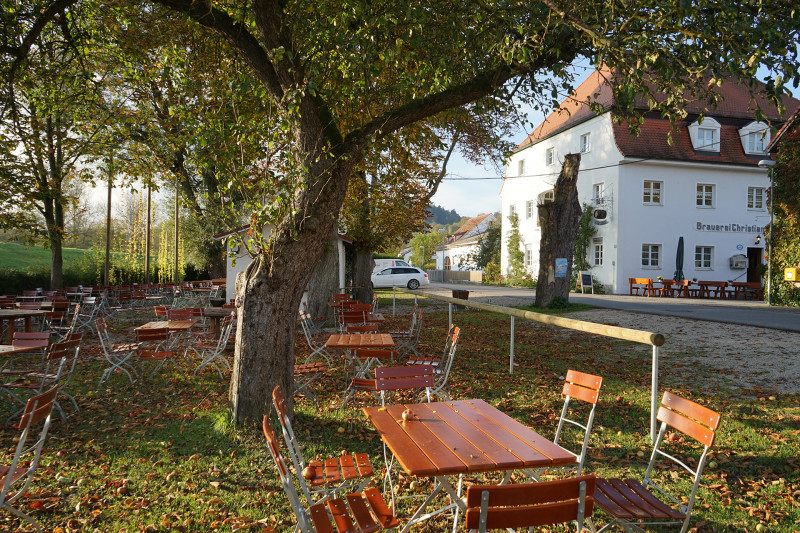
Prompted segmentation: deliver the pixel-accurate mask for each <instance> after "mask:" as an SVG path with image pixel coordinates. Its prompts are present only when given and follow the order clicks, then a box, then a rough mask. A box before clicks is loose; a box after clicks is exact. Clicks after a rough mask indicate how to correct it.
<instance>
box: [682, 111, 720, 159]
mask: <svg viewBox="0 0 800 533" xmlns="http://www.w3.org/2000/svg"><path fill="white" fill-rule="evenodd" d="M719 132H720V124H719V122H717V121H716V120H714V119H713V118H711V117H705V118H704V119H703V121H702V123H701V122H700V121H699V120H697V121H695V122H693V123H692V124H690V125H689V137H690V138H691V139H692V146H693V147H694V149H695V150H696V151H698V152H717V153H719Z"/></svg>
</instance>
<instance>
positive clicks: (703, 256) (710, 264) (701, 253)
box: [694, 245, 714, 270]
mask: <svg viewBox="0 0 800 533" xmlns="http://www.w3.org/2000/svg"><path fill="white" fill-rule="evenodd" d="M694 268H695V270H713V269H714V247H713V246H704V245H701V246H695V247H694Z"/></svg>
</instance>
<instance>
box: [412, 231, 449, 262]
mask: <svg viewBox="0 0 800 533" xmlns="http://www.w3.org/2000/svg"><path fill="white" fill-rule="evenodd" d="M444 239H445V235H444V232H442V231H432V232H429V233H417V234H416V235H414V237H413V238H412V239H411V242H409V243H408V245H409V246H410V247H411V264H412V265H414V266H418V267H420V268H421V269H423V270H432V269H434V268H436V256H435V253H436V247H437V246H440V245H442V244H444Z"/></svg>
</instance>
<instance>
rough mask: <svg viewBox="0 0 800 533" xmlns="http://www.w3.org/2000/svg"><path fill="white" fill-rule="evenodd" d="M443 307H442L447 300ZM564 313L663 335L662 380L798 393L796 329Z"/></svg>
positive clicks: (510, 301)
mask: <svg viewBox="0 0 800 533" xmlns="http://www.w3.org/2000/svg"><path fill="white" fill-rule="evenodd" d="M448 296H449V294H448ZM470 300H476V301H480V302H486V303H492V304H495V305H502V306H519V305H530V304H531V299H530V298H515V297H507V296H503V297H498V296H494V297H490V296H487V295H481V294H480V293H479V292H477V291H474V292H473V291H470ZM489 300H491V301H489ZM438 307H439V305H434V306H433V308H438ZM441 307H442V309H443V310H446V308H447V304H444V303H442V305H441ZM433 308H431V307H429V308H428V309H430V310H431V311H432V310H433ZM398 312H410V308H409V309H408V310H404V311H401V310H400V308H398ZM474 312H478V311H474ZM565 316H567V317H568V318H573V319H576V320H585V321H587V322H595V323H599V324H608V325H614V326H620V327H625V328H632V329H640V330H645V331H651V332H654V333H661V334H663V335H664V336H665V337H666V339H667V342H666V343H665V344H664V346H662V348H661V352H660V355H661V373H662V376H663V377H662V379H666V380H671V381H672V382H675V383H686V384H691V385H693V386H697V385H698V384H699V383H706V384H707V387H706V388H708V389H709V390H710V391H711V392H713V390H714V389H715V388H717V387H722V388H725V389H727V390H728V391H730V392H732V393H734V394H740V395H742V396H757V397H761V396H769V395H773V394H800V333H796V332H790V331H779V330H774V329H767V328H760V327H754V326H742V325H738V324H725V323H719V322H708V321H705V320H693V319H686V318H678V317H670V316H663V315H653V314H647V313H633V312H629V311H619V310H613V309H592V310H589V311H580V312H574V313H569V314H567V315H565ZM518 324H519V322H518ZM530 324H531V325H532V323H530ZM520 327H525V326H520ZM529 327H530V326H529ZM541 327H550V326H541ZM565 334H568V335H569V334H571V333H570V332H566V331H565ZM625 350H626V351H627V353H629V354H630V355H631V356H636V357H647V358H648V359H647V360H648V361H649V354H650V352H651V348H650V346H647V345H631V346H630V348H627V347H626V348H625Z"/></svg>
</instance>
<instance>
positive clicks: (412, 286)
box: [408, 279, 419, 291]
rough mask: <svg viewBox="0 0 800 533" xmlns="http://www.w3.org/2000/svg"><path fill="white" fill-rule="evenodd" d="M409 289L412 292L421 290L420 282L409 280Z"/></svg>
mask: <svg viewBox="0 0 800 533" xmlns="http://www.w3.org/2000/svg"><path fill="white" fill-rule="evenodd" d="M408 288H409V289H411V290H412V291H413V290H414V289H419V281H417V280H415V279H410V280H408Z"/></svg>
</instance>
